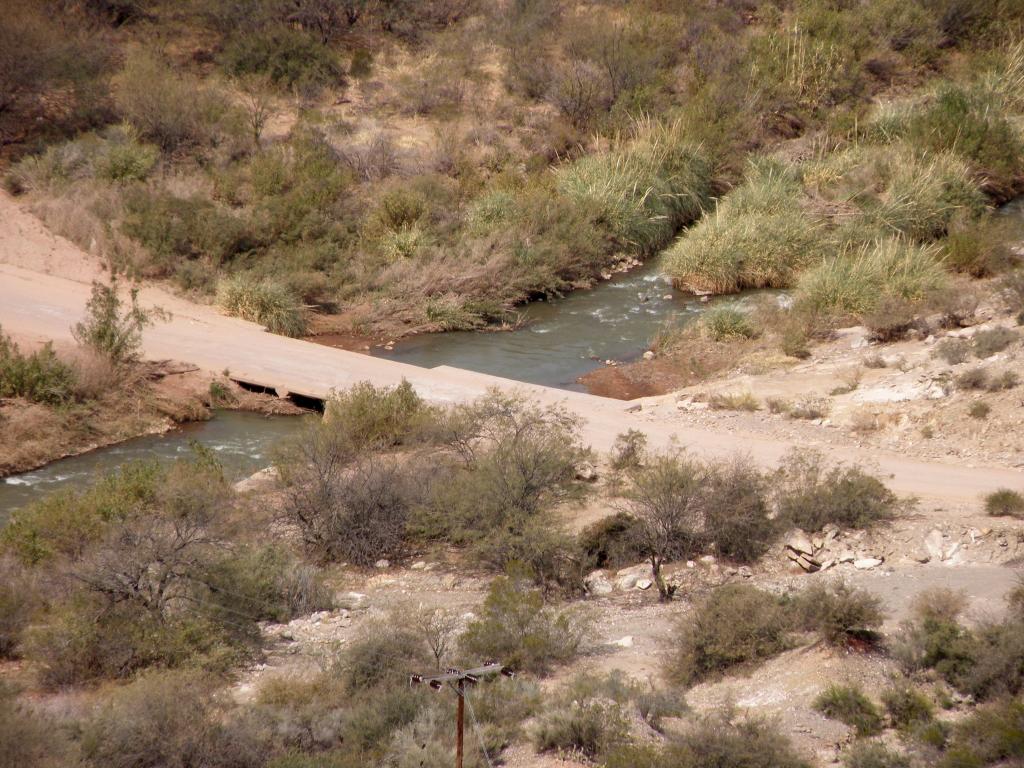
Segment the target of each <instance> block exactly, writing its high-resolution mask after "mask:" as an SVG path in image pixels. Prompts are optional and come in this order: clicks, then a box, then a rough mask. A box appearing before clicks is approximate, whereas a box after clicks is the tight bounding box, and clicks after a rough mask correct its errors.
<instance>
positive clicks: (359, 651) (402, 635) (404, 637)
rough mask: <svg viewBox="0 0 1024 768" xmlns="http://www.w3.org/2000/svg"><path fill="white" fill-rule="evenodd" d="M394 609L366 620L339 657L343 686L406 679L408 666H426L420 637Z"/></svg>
mask: <svg viewBox="0 0 1024 768" xmlns="http://www.w3.org/2000/svg"><path fill="white" fill-rule="evenodd" d="M398 619H399V615H398V613H395V614H392V615H391V616H388V617H384V618H381V619H379V620H377V621H374V622H370V623H369V624H368V625H367V626H366V627H364V628H363V629H362V630H361V631H360V634H359V636H358V637H357V638H356V639H355V640H354V641H353V642H352V643H351V644H350V645H349V646H348V648H347V649H346V650H345V652H344V654H343V655H342V656H341V658H340V660H339V664H340V667H341V670H340V671H341V676H342V680H343V682H344V684H345V686H346V688H347V689H348V690H350V691H353V692H358V691H367V690H372V689H377V688H381V687H383V686H388V685H397V684H400V683H402V682H406V681H408V678H409V674H410V671H409V670H412V669H416V668H420V669H428V668H429V665H430V664H431V662H430V661H428V657H429V653H428V651H427V646H426V643H425V641H424V638H423V637H421V636H420V635H419V634H418V633H417V632H416V631H415V630H414V629H413V627H412V626H411V625H410V624H409V623H408V622H405V623H402V622H400V621H399V620H398Z"/></svg>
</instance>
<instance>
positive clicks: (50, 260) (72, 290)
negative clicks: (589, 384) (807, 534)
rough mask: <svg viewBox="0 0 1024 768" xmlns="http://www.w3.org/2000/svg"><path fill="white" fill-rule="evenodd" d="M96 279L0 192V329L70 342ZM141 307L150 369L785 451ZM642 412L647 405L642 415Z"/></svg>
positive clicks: (882, 458)
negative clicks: (520, 401)
mask: <svg viewBox="0 0 1024 768" xmlns="http://www.w3.org/2000/svg"><path fill="white" fill-rule="evenodd" d="M96 276H102V270H101V269H100V268H99V267H98V266H97V263H96V260H95V259H93V258H92V257H91V256H89V255H88V254H86V253H84V252H83V251H82V250H81V249H79V248H78V247H77V246H75V245H74V244H72V243H70V242H69V241H67V240H65V239H63V238H60V237H55V236H54V235H52V234H51V233H49V232H48V231H47V230H46V229H45V228H44V227H43V226H42V224H41V223H40V222H39V221H38V220H37V219H36V218H35V217H33V216H32V215H31V214H29V213H28V212H26V211H25V210H23V209H22V208H21V206H20V205H19V204H18V203H17V202H16V201H14V200H13V199H11V198H10V197H9V196H6V195H3V194H0V326H2V327H3V328H4V329H5V330H6V331H8V332H12V333H15V334H17V335H19V336H21V337H34V338H38V339H53V340H55V341H69V340H70V338H71V333H70V328H71V326H72V325H73V324H74V323H75V322H77V321H78V320H79V319H80V318H81V317H82V315H83V312H84V307H85V303H86V300H87V299H88V296H89V280H90V279H92V278H93V277H96ZM142 299H143V304H144V305H147V306H153V305H158V306H160V307H162V308H163V309H165V310H167V311H168V312H170V313H171V315H172V317H171V319H170V320H169V321H168V322H164V323H160V324H158V325H157V326H155V327H153V328H150V329H148V330H147V331H146V334H145V338H144V353H145V355H146V357H148V358H150V359H167V358H171V359H177V360H183V361H188V362H191V363H194V364H196V365H198V366H201V367H202V368H204V369H207V370H209V371H215V372H220V371H224V370H227V371H229V373H230V376H231V377H232V378H235V379H239V380H242V381H246V382H250V383H255V384H261V385H264V386H268V387H273V388H275V389H276V390H277V391H278V392H279V393H283V392H286V391H287V392H294V393H298V394H302V395H308V396H312V397H318V398H322V397H324V396H326V395H327V394H329V393H330V391H331V390H337V389H344V388H345V387H348V386H350V385H351V384H354V383H356V382H358V381H364V380H369V381H372V382H374V383H375V384H378V385H384V384H395V383H398V382H399V381H401V380H402V379H403V378H405V379H408V380H409V381H410V382H411V383H412V384H413V385H414V386H415V387H416V389H417V391H419V392H420V393H421V394H422V395H423V396H424V397H426V398H428V399H431V400H434V401H438V402H458V401H464V400H468V399H472V398H474V397H477V396H479V395H481V394H483V393H484V392H485V391H487V389H488V388H490V387H499V388H501V389H506V390H518V391H521V392H524V393H526V394H527V395H529V396H530V397H532V398H534V399H536V400H538V401H539V402H542V403H562V404H563V405H565V406H566V407H567V408H569V409H571V410H572V411H574V412H576V413H577V414H579V416H580V417H581V419H582V420H583V422H584V427H583V433H584V437H585V439H586V440H587V441H588V442H589V443H590V445H592V446H593V447H594V448H595V449H597V450H604V449H607V448H608V447H609V446H610V445H611V444H612V442H613V441H614V439H615V436H616V435H618V434H619V433H621V432H624V431H625V430H627V429H630V428H633V429H640V430H642V431H643V432H645V433H647V435H648V440H649V443H650V445H651V446H652V447H665V446H668V445H669V444H670V443H671V442H673V441H675V442H676V443H678V445H680V446H681V447H684V448H686V449H688V450H692V451H694V452H696V453H699V454H701V455H728V454H732V453H736V452H743V453H747V454H749V455H750V456H751V457H752V458H754V459H755V460H756V461H758V462H759V463H761V464H764V465H766V466H768V465H772V464H774V463H776V462H777V461H778V459H779V458H780V457H781V456H782V455H783V454H784V453H785V452H786V451H788V450H789V449H791V448H792V447H793V446H792V445H791V444H789V443H787V442H784V441H776V440H771V439H768V438H766V437H764V436H755V435H751V434H744V433H742V432H738V431H731V432H726V431H711V430H707V429H699V428H695V427H694V426H693V425H692V424H690V423H688V420H687V416H686V414H684V413H676V412H674V409H672V408H670V407H666V405H665V404H664V403H663V402H662V403H661V404H644V405H643V407H642V408H641V407H639V406H640V403H626V402H623V401H620V400H610V399H606V398H601V397H596V396H593V395H587V394H582V393H575V392H565V391H562V390H556V389H550V388H547V387H539V386H534V385H528V384H522V383H519V382H514V381H509V380H507V379H499V378H497V377H494V376H488V375H485V374H479V373H474V372H472V371H465V370H460V369H454V368H448V367H439V368H433V369H424V368H417V367H414V366H410V365H406V364H402V363H396V362H393V361H389V360H382V359H378V358H373V357H369V356H366V355H362V354H359V353H355V352H346V351H344V350H340V349H333V348H330V347H325V346H321V345H317V344H311V343H308V342H303V341H298V340H295V339H288V338H284V337H282V336H275V335H273V334H269V333H266V332H264V331H263V329H261V328H260V327H259V326H257V325H255V324H252V323H247V322H244V321H241V320H237V319H234V318H229V317H225V316H223V315H221V314H219V313H218V312H217V311H216V310H215V309H213V308H211V307H204V306H199V305H195V304H192V303H190V302H187V301H185V300H183V299H181V298H178V297H175V296H172V295H171V294H169V293H167V292H165V291H163V290H161V289H158V288H152V287H150V288H147V289H145V290H144V291H143V292H142ZM649 405H650V406H651V407H649ZM829 452H830V455H832V456H833V457H834V458H836V459H840V460H843V461H855V462H860V463H866V464H869V465H872V466H874V467H876V468H877V469H878V470H879V471H880V472H882V473H883V474H885V475H890V476H891V480H890V485H891V487H892V488H893V489H894V490H896V491H898V492H900V493H910V494H915V495H917V496H920V497H928V498H931V499H935V500H942V501H943V502H944V503H946V504H948V505H951V506H963V505H970V506H974V505H976V504H977V503H978V501H979V498H980V496H981V495H982V494H984V493H987V492H989V491H992V490H994V489H995V488H998V487H1022V486H1024V473H1022V472H1020V471H1017V470H1014V469H1006V468H997V467H985V466H977V467H970V466H964V465H962V464H955V463H942V462H938V461H921V460H915V459H910V458H906V457H904V456H901V455H898V454H892V453H884V452H880V451H870V452H869V451H864V450H858V449H855V448H835V449H829Z"/></svg>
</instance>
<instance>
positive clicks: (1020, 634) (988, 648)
mask: <svg viewBox="0 0 1024 768" xmlns="http://www.w3.org/2000/svg"><path fill="white" fill-rule="evenodd" d="M972 635H973V637H972V638H971V640H972V642H971V648H970V655H971V656H972V663H971V664H970V668H969V669H968V670H967V671H966V672H963V673H962V674H960V675H959V676H958V677H956V678H953V679H952V682H953V684H954V685H956V686H957V688H959V689H960V690H961V691H963V692H964V693H968V694H970V695H971V696H973V697H974V698H975V699H977V700H978V701H983V700H987V699H994V698H996V697H999V696H1017V695H1018V694H1020V692H1021V691H1024V622H1022V621H1021V620H1020V619H1019V618H1018V617H1010V618H1008V619H1007V620H1006V621H1003V622H1001V623H996V624H986V625H982V626H981V627H979V628H978V629H976V630H975V631H974V632H973V633H972Z"/></svg>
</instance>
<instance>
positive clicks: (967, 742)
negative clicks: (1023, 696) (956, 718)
mask: <svg viewBox="0 0 1024 768" xmlns="http://www.w3.org/2000/svg"><path fill="white" fill-rule="evenodd" d="M1022 759H1024V702H1021V701H1014V700H1012V699H1006V700H1004V701H1002V702H999V703H997V704H990V705H987V706H984V707H979V708H978V709H976V710H975V711H974V712H973V713H972V714H971V715H970V716H969V717H967V718H966V719H965V720H963V721H961V722H960V723H958V724H957V725H956V726H955V727H954V729H953V734H952V737H951V739H950V743H949V746H948V748H947V750H946V753H945V754H944V755H943V757H942V759H941V761H940V762H939V765H940V767H941V768H961V766H969V767H971V768H973V766H998V765H1013V764H1014V763H1017V762H1020V760H1022Z"/></svg>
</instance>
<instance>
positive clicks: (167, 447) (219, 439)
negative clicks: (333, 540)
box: [0, 411, 303, 525]
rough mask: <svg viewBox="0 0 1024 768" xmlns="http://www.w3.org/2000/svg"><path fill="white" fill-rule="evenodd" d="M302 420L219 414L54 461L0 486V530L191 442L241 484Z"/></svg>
mask: <svg viewBox="0 0 1024 768" xmlns="http://www.w3.org/2000/svg"><path fill="white" fill-rule="evenodd" d="M302 421H303V418H302V417H301V416H261V415H259V414H255V413H242V412H238V411H217V413H216V415H215V417H214V418H213V419H211V420H210V421H202V422H196V423H194V424H186V425H185V426H183V427H181V428H180V429H175V430H172V431H170V432H167V433H165V434H163V435H147V436H146V437H137V438H135V439H133V440H126V441H125V442H123V443H118V444H117V445H112V446H110V447H108V448H99V449H97V450H95V451H90V452H89V453H83V454H81V455H79V456H71V457H69V458H66V459H60V460H59V461H54V462H52V463H50V464H47V465H46V466H45V467H42V468H40V469H37V470H33V471H31V472H24V473H22V474H20V475H12V476H10V477H7V478H4V479H3V480H0V525H2V524H3V523H4V522H6V519H7V517H8V516H9V515H10V513H11V512H12V511H14V510H15V509H18V508H19V507H21V506H23V505H25V504H28V503H30V502H32V501H35V500H36V499H39V498H41V497H43V496H44V495H46V494H47V493H51V492H53V491H55V490H58V489H61V488H80V487H82V486H85V485H88V484H89V483H91V482H93V481H95V480H97V479H99V478H100V477H102V476H103V475H104V474H106V473H107V472H110V471H112V470H115V469H117V468H118V467H120V466H121V465H122V464H124V463H125V462H128V461H132V460H134V459H157V460H159V461H166V462H170V461H173V460H174V459H177V458H181V457H183V456H187V455H188V453H189V451H190V450H191V449H190V445H191V443H192V442H193V441H195V442H197V443H200V444H201V445H204V446H206V447H207V448H209V449H210V450H211V451H213V452H214V455H216V456H217V458H218V459H219V460H220V462H221V464H222V465H223V466H224V472H225V474H226V475H227V477H228V478H229V479H230V480H240V479H241V478H243V477H246V476H248V475H250V474H252V473H253V472H255V471H256V470H258V469H262V468H263V467H266V466H268V465H269V464H270V461H271V459H270V456H271V451H272V450H273V447H274V445H275V444H276V443H278V442H279V441H280V440H281V439H283V438H285V437H288V436H289V435H293V434H295V432H296V431H297V430H299V429H300V428H301V427H302Z"/></svg>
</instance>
